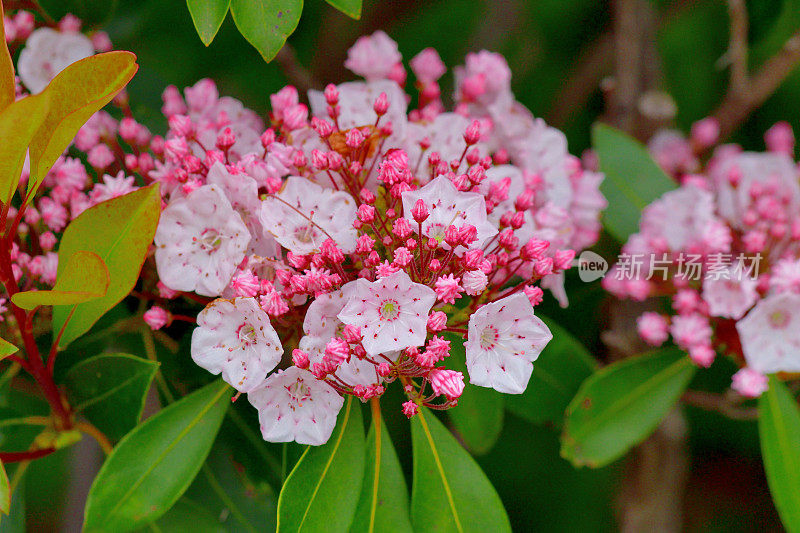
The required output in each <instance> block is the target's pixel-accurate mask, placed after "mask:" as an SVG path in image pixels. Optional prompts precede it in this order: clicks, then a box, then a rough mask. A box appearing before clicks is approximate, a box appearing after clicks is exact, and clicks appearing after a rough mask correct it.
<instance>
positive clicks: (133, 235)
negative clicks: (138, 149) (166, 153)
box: [53, 185, 161, 346]
mask: <svg viewBox="0 0 800 533" xmlns="http://www.w3.org/2000/svg"><path fill="white" fill-rule="evenodd" d="M160 212H161V195H160V194H159V192H158V186H157V185H150V186H149V187H144V188H142V189H139V190H136V191H134V192H132V193H128V194H126V195H124V196H120V197H119V198H113V199H111V200H108V201H106V202H103V203H100V204H97V205H96V206H94V207H91V208H89V209H87V210H86V211H84V212H83V213H81V214H80V215H79V216H78V217H77V218H76V219H75V220H73V221H72V223H70V225H69V226H67V229H66V230H65V231H64V236H63V237H62V239H61V246H60V248H59V255H62V256H65V257H69V256H70V255H72V254H74V253H75V252H77V251H79V250H86V251H89V252H94V253H96V254H97V255H99V256H100V258H101V259H103V261H105V263H106V266H107V267H108V273H109V277H110V280H111V281H110V284H109V286H108V292H107V293H106V294H105V296H103V297H102V298H98V299H95V300H92V301H89V302H84V303H81V304H77V307H76V308H75V312H74V313H73V314H72V318H71V319H70V320H69V324H67V326H66V328H65V329H64V334H63V335H62V337H61V343H60V344H61V345H62V346H66V345H67V344H69V343H70V342H71V341H73V340H75V339H76V338H78V337H79V336H81V335H83V334H84V333H86V332H87V331H89V329H90V328H91V327H92V325H94V323H95V322H97V320H98V319H99V318H100V317H101V316H103V314H105V312H106V311H108V310H109V309H111V308H112V307H114V306H115V305H117V304H118V303H119V302H120V300H122V299H123V298H124V297H125V296H126V295H127V294H128V293H129V292H130V291H131V289H132V288H133V286H134V284H135V283H136V280H137V279H138V278H139V272H140V271H141V269H142V264H143V263H144V259H145V256H146V255H147V248H148V247H149V246H150V243H151V242H152V241H153V235H154V234H155V231H156V226H157V225H158V218H159V215H160ZM61 267H62V265H61V264H59V265H58V269H59V276H60V275H61ZM71 311H72V309H71V308H70V307H56V308H55V309H54V310H53V330H54V331H59V330H60V329H61V326H63V325H64V323H65V322H66V320H67V317H69V315H70V312H71Z"/></svg>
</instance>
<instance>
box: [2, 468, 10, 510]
mask: <svg viewBox="0 0 800 533" xmlns="http://www.w3.org/2000/svg"><path fill="white" fill-rule="evenodd" d="M9 511H11V485H9V483H8V474H6V467H5V465H3V463H0V512H2V513H3V514H8V513H9Z"/></svg>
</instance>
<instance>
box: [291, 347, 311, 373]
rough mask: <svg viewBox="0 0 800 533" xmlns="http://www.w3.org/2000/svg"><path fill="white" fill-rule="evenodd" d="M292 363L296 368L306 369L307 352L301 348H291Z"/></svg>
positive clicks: (307, 361) (307, 362) (307, 363)
mask: <svg viewBox="0 0 800 533" xmlns="http://www.w3.org/2000/svg"><path fill="white" fill-rule="evenodd" d="M292 363H294V366H296V367H297V368H302V369H307V368H308V365H309V359H308V354H307V353H306V352H304V351H303V350H299V349H297V348H295V349H294V350H292Z"/></svg>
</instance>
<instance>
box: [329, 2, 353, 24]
mask: <svg viewBox="0 0 800 533" xmlns="http://www.w3.org/2000/svg"><path fill="white" fill-rule="evenodd" d="M325 1H326V2H328V3H329V4H330V5H332V6H333V7H335V8H336V9H338V10H339V11H341V12H342V13H344V14H345V15H347V16H348V17H350V18H353V19H356V20H358V19H360V18H361V0H325Z"/></svg>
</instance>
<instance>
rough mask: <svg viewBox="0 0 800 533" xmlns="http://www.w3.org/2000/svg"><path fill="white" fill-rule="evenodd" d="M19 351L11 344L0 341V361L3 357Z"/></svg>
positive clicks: (3, 340)
mask: <svg viewBox="0 0 800 533" xmlns="http://www.w3.org/2000/svg"><path fill="white" fill-rule="evenodd" d="M18 351H19V348H17V347H16V346H14V345H13V344H11V343H10V342H8V341H7V340H5V339H0V359H2V358H4V357H8V356H9V355H11V354H15V353H17V352H18Z"/></svg>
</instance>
